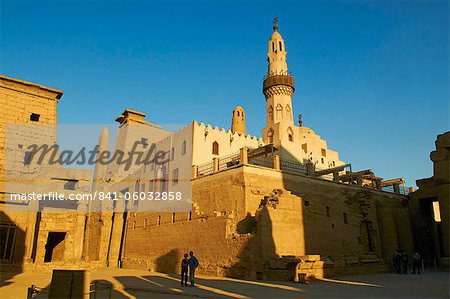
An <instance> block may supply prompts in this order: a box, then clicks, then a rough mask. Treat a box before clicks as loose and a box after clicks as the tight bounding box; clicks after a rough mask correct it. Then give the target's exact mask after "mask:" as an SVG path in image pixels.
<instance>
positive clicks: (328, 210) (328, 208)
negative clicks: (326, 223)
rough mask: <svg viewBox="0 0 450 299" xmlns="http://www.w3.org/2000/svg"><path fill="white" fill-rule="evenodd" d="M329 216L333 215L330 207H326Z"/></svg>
mask: <svg viewBox="0 0 450 299" xmlns="http://www.w3.org/2000/svg"><path fill="white" fill-rule="evenodd" d="M326 211H327V217H331V213H330V207H326Z"/></svg>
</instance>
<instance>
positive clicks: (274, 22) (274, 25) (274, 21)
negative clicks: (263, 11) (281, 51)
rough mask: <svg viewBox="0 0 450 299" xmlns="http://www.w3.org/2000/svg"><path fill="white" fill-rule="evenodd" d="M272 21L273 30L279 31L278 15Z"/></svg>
mask: <svg viewBox="0 0 450 299" xmlns="http://www.w3.org/2000/svg"><path fill="white" fill-rule="evenodd" d="M272 23H273V31H278V18H277V17H275V18H273V21H272Z"/></svg>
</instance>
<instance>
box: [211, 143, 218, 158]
mask: <svg viewBox="0 0 450 299" xmlns="http://www.w3.org/2000/svg"><path fill="white" fill-rule="evenodd" d="M212 154H213V155H218V154H219V144H218V143H217V141H214V142H213V144H212Z"/></svg>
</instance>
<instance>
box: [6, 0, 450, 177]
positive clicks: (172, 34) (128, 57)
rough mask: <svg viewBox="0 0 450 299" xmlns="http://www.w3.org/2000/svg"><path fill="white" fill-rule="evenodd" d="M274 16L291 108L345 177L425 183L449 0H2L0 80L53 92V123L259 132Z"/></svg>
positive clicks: (440, 128)
mask: <svg viewBox="0 0 450 299" xmlns="http://www.w3.org/2000/svg"><path fill="white" fill-rule="evenodd" d="M274 16H277V17H278V18H279V19H280V21H279V27H280V32H281V34H282V35H283V37H284V39H285V42H286V49H287V51H288V65H289V69H290V71H292V72H293V73H294V74H295V75H296V88H297V89H296V92H295V94H294V99H293V102H294V104H293V105H294V113H295V114H299V113H302V114H303V119H304V125H306V126H309V127H311V128H312V129H313V130H315V132H316V133H317V134H319V135H321V137H322V138H324V139H326V140H327V142H328V146H329V147H330V148H331V149H334V150H337V151H339V152H340V155H341V159H342V160H344V161H346V162H349V163H352V166H353V169H354V170H360V169H366V168H371V169H373V170H374V171H375V173H376V174H377V175H379V176H381V177H384V178H385V179H388V178H392V177H405V178H406V180H407V184H408V185H414V184H415V182H414V181H415V179H417V178H422V177H428V176H431V175H432V164H431V162H430V160H429V152H430V151H431V150H433V149H434V141H435V139H436V135H437V134H439V133H443V132H444V131H448V130H449V7H448V2H447V1H295V2H294V1H292V2H291V1H276V2H271V1H247V2H242V1H239V2H238V1H227V2H219V1H199V2H189V1H178V2H175V1H164V2H158V1H109V2H108V1H98V2H88V1H75V2H71V1H30V2H26V1H1V23H0V24H1V48H0V50H1V53H0V54H1V56H0V72H1V73H2V74H5V75H7V76H11V77H17V78H21V79H25V80H29V81H32V82H36V83H41V84H44V85H48V86H51V87H55V88H60V89H62V90H64V96H63V97H62V99H61V101H60V103H59V112H58V115H59V122H60V123H63V124H72V123H87V124H91V123H112V122H113V121H114V119H115V118H116V117H117V116H118V115H119V114H120V113H121V112H122V111H123V109H124V108H126V107H128V108H132V109H136V110H141V111H143V112H145V113H147V120H149V121H151V122H154V123H165V124H167V123H172V124H179V123H182V124H184V123H187V122H189V121H191V120H193V119H196V120H199V121H203V122H206V123H210V124H212V125H217V126H219V127H225V128H229V127H230V123H231V111H232V109H233V107H234V106H236V105H242V106H243V107H244V108H245V109H246V110H247V126H248V128H247V129H248V132H249V133H250V134H252V135H258V136H260V135H261V129H262V128H263V127H264V125H265V100H264V96H263V94H262V92H261V87H262V77H263V75H264V73H265V72H266V70H267V62H266V53H267V41H268V39H269V38H270V35H271V32H272V23H271V20H272V18H273V17H274Z"/></svg>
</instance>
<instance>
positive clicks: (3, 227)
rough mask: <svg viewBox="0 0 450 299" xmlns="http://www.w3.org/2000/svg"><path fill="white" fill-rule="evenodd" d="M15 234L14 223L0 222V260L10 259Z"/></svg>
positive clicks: (6, 260) (7, 260)
mask: <svg viewBox="0 0 450 299" xmlns="http://www.w3.org/2000/svg"><path fill="white" fill-rule="evenodd" d="M15 236H16V226H15V225H14V224H11V223H0V261H2V262H11V261H12V256H13V248H14V240H15Z"/></svg>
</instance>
